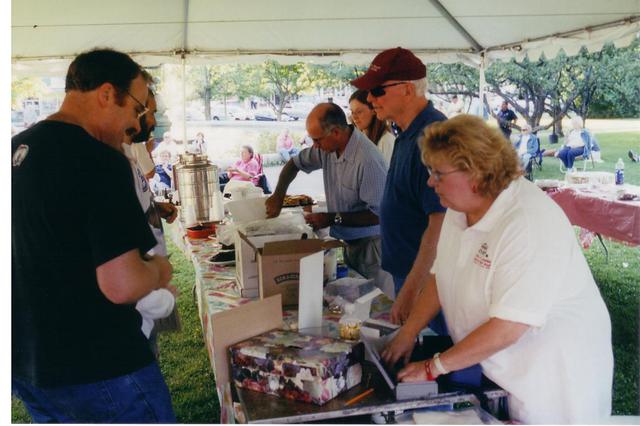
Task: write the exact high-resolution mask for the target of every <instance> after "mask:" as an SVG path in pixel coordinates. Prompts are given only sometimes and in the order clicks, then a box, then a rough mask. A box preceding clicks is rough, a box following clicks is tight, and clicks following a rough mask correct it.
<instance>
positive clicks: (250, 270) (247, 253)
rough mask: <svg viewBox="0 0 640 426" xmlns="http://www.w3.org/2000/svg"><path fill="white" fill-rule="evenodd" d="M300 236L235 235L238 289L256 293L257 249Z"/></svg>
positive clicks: (257, 282)
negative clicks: (273, 242) (252, 290)
mask: <svg viewBox="0 0 640 426" xmlns="http://www.w3.org/2000/svg"><path fill="white" fill-rule="evenodd" d="M300 238H301V235H300V234H297V233H296V234H281V235H261V236H256V237H248V236H246V235H245V234H243V233H242V232H238V233H237V234H236V241H235V249H236V278H237V280H238V285H239V286H240V288H243V289H247V290H251V289H255V291H256V292H258V288H259V287H260V286H259V280H258V252H257V250H258V249H261V248H262V247H264V245H265V243H267V242H271V241H286V240H299V239H300Z"/></svg>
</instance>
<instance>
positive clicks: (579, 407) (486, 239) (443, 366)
mask: <svg viewBox="0 0 640 426" xmlns="http://www.w3.org/2000/svg"><path fill="white" fill-rule="evenodd" d="M421 147H422V160H423V162H424V163H425V164H426V165H427V167H428V168H429V169H430V177H429V185H431V186H432V187H434V188H435V190H436V192H437V193H438V195H439V196H440V201H441V203H442V205H443V206H446V207H448V211H447V213H446V216H445V220H444V224H443V226H442V231H441V234H440V240H439V242H438V254H437V258H436V261H435V263H434V265H433V268H432V270H431V272H432V275H430V277H429V278H428V280H427V282H426V285H425V287H424V290H423V292H422V293H421V295H420V296H419V298H418V300H417V301H416V303H415V305H414V307H413V310H412V312H411V315H410V316H409V319H408V320H407V322H406V323H405V324H404V325H403V327H402V328H401V329H400V332H399V333H398V335H397V337H396V338H395V339H394V340H393V341H392V342H391V343H390V345H389V346H388V347H387V348H386V349H385V351H384V352H383V357H384V358H385V359H386V360H387V361H389V362H391V361H395V360H397V359H399V358H401V357H406V356H407V354H409V353H410V351H411V348H412V347H413V342H414V341H415V337H416V335H417V334H418V332H419V331H420V330H421V329H422V328H423V327H425V326H426V324H427V323H428V322H429V321H430V320H431V318H432V317H433V316H435V314H436V313H437V312H438V310H439V309H440V308H442V310H443V312H444V316H445V318H446V321H447V327H448V328H449V331H450V333H451V337H452V339H453V342H454V345H453V346H452V347H451V348H449V349H448V350H447V351H445V352H443V353H441V354H436V355H435V356H434V358H432V359H429V360H427V361H426V362H418V363H411V364H409V365H408V366H407V367H406V368H405V369H404V370H403V371H401V372H400V374H399V376H398V377H399V379H401V380H405V381H412V380H424V379H425V378H426V377H427V376H431V377H432V378H435V377H437V376H438V375H440V374H446V373H447V372H450V371H454V370H460V369H462V368H465V367H468V366H471V365H474V364H477V363H480V364H481V366H482V370H483V373H484V374H485V375H486V376H487V377H488V378H489V379H491V380H493V381H494V382H495V383H497V384H498V385H500V386H501V387H502V388H504V389H505V390H507V391H508V392H509V394H510V397H509V408H510V413H511V417H512V418H513V419H515V420H518V421H520V422H524V423H560V424H564V423H601V422H603V421H605V420H606V417H608V416H609V415H610V412H611V388H612V381H613V354H612V348H611V323H610V319H609V314H608V312H607V308H606V306H605V304H604V302H603V301H602V297H601V296H600V293H599V290H598V288H597V286H596V284H595V282H594V280H593V276H592V275H591V271H590V270H589V266H588V265H587V262H586V260H585V258H584V256H583V254H582V251H581V249H580V247H579V246H578V243H577V241H576V237H575V234H574V231H573V228H572V227H571V224H570V223H569V221H568V220H567V218H566V216H565V215H564V213H563V212H562V210H561V209H560V207H558V206H557V205H556V204H555V203H554V202H553V201H552V200H551V199H550V198H549V197H548V196H547V195H546V194H545V193H544V192H542V191H541V190H539V189H538V188H537V187H536V186H535V185H534V184H532V183H531V182H529V181H527V180H526V179H524V178H523V177H522V176H521V171H520V168H519V165H518V158H517V156H516V153H515V151H514V150H513V148H511V146H509V144H508V143H507V141H506V140H505V139H504V138H503V137H502V135H501V134H500V132H499V131H498V130H496V129H492V128H490V127H489V126H487V125H486V124H485V123H484V122H483V121H482V120H481V119H479V118H477V117H472V116H468V115H460V116H457V117H455V118H453V119H450V120H448V121H443V122H441V123H435V124H432V125H431V126H429V127H428V128H427V129H426V130H425V138H424V139H423V141H422V142H421Z"/></svg>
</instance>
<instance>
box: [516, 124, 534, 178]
mask: <svg viewBox="0 0 640 426" xmlns="http://www.w3.org/2000/svg"><path fill="white" fill-rule="evenodd" d="M513 147H514V148H515V149H516V152H517V153H518V157H520V164H521V165H522V168H523V169H524V170H525V171H526V172H527V173H528V172H530V171H531V159H532V158H533V157H535V155H536V154H537V153H538V149H539V148H540V139H538V136H536V135H534V134H532V133H531V126H530V125H529V124H523V125H522V127H521V128H520V136H519V137H518V140H517V141H515V143H514V144H513Z"/></svg>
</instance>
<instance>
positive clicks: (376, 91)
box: [369, 81, 408, 98]
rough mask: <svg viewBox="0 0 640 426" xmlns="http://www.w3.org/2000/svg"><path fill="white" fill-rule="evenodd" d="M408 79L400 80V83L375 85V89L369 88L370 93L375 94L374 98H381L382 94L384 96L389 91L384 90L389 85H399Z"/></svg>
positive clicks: (405, 82)
mask: <svg viewBox="0 0 640 426" xmlns="http://www.w3.org/2000/svg"><path fill="white" fill-rule="evenodd" d="M407 83H408V82H407V81H400V82H398V83H389V84H381V85H380V86H378V87H374V88H373V89H371V90H369V93H371V96H373V97H374V98H379V97H381V96H384V95H385V94H386V93H387V92H386V91H385V90H384V89H385V88H387V87H392V86H398V85H400V84H407Z"/></svg>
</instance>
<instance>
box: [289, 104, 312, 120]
mask: <svg viewBox="0 0 640 426" xmlns="http://www.w3.org/2000/svg"><path fill="white" fill-rule="evenodd" d="M314 106H315V104H313V103H311V102H293V103H291V104H287V106H286V107H285V108H284V112H286V113H287V115H288V116H290V117H293V118H294V119H296V120H299V119H301V118H306V117H307V115H309V113H310V112H311V110H312V109H313V107H314Z"/></svg>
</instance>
